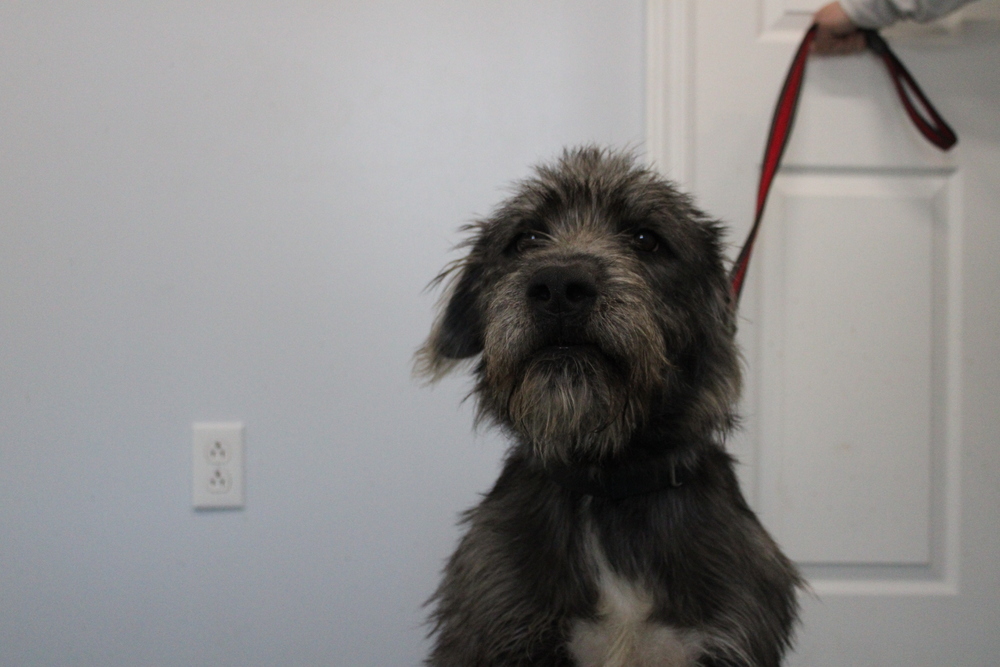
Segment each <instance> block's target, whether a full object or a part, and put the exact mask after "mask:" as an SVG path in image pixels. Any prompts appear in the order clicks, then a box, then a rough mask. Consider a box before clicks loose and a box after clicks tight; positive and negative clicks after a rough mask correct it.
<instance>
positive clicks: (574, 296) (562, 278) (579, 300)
mask: <svg viewBox="0 0 1000 667" xmlns="http://www.w3.org/2000/svg"><path fill="white" fill-rule="evenodd" d="M596 300H597V281H596V280H595V279H594V276H593V274H592V272H590V271H588V270H586V269H585V268H583V267H578V266H549V267H546V268H544V269H540V270H539V271H538V272H536V273H535V275H534V276H532V278H531V280H530V281H529V282H528V303H530V304H531V306H532V308H534V309H535V310H536V311H538V312H541V313H543V314H545V315H550V316H551V315H557V316H559V315H562V316H579V315H584V314H586V313H587V312H588V311H589V310H590V309H591V307H592V306H593V305H594V302H595V301H596Z"/></svg>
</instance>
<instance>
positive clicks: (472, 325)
mask: <svg viewBox="0 0 1000 667" xmlns="http://www.w3.org/2000/svg"><path fill="white" fill-rule="evenodd" d="M453 270H458V271H459V274H458V276H457V277H456V278H455V279H454V280H453V281H452V284H451V287H450V288H449V290H448V292H447V294H446V297H445V299H444V304H445V305H444V307H443V308H442V310H441V313H440V314H439V315H438V319H437V322H436V323H435V324H434V328H433V329H432V330H431V334H430V336H428V338H427V341H426V342H425V343H424V344H423V346H422V347H421V348H420V349H419V350H417V355H416V360H415V364H414V372H415V374H416V375H419V376H422V377H425V378H427V379H429V380H430V381H431V382H433V381H435V380H438V379H439V378H440V377H441V376H443V375H445V374H447V373H448V371H450V370H451V369H452V368H454V367H455V365H456V364H457V363H458V362H460V361H461V360H463V359H468V358H469V357H472V356H475V355H477V354H479V353H480V352H482V351H483V315H482V312H481V310H480V305H479V299H478V295H479V286H480V283H481V281H482V275H483V267H482V264H480V263H479V262H475V261H471V260H470V259H466V260H464V261H463V262H461V263H460V264H459V265H458V266H457V267H454V269H453ZM451 272H452V271H451V270H449V271H445V272H444V273H442V275H440V276H438V279H437V280H436V281H435V282H440V281H441V280H443V279H444V278H445V277H446V276H447V275H448V274H449V273H451Z"/></svg>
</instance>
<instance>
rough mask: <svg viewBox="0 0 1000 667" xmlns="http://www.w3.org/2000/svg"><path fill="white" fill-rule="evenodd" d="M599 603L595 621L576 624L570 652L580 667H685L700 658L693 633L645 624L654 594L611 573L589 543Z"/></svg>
mask: <svg viewBox="0 0 1000 667" xmlns="http://www.w3.org/2000/svg"><path fill="white" fill-rule="evenodd" d="M592 544H593V545H594V546H593V554H594V561H595V565H596V567H597V574H598V586H599V588H600V594H601V597H600V601H599V602H598V608H597V611H598V618H597V620H596V621H586V620H582V619H581V620H579V621H577V622H576V623H575V624H574V625H573V628H572V631H571V633H570V639H569V652H570V655H572V656H573V658H575V659H576V661H577V664H578V665H579V666H580V667H690V666H691V665H693V664H694V661H695V659H696V658H697V657H698V656H699V655H700V654H701V652H702V651H701V641H700V637H699V636H698V634H699V633H695V632H692V631H688V630H680V629H677V628H672V627H670V626H667V625H663V624H662V623H657V622H655V621H652V620H650V614H651V612H652V610H653V596H652V595H651V593H650V592H649V590H648V589H647V588H645V587H643V586H642V585H641V584H640V583H638V582H631V581H626V580H625V579H623V578H622V577H620V576H619V575H617V574H615V573H614V572H612V571H611V567H610V566H609V565H608V562H607V559H606V558H605V556H604V553H603V552H602V551H601V549H600V547H599V546H598V545H597V544H596V540H595V541H594V542H593V543H592Z"/></svg>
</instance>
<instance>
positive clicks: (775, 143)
mask: <svg viewBox="0 0 1000 667" xmlns="http://www.w3.org/2000/svg"><path fill="white" fill-rule="evenodd" d="M816 29H817V27H816V26H815V25H813V26H812V27H811V28H809V30H808V31H807V32H806V34H805V37H803V38H802V43H801V44H799V48H798V50H797V51H796V52H795V57H794V58H792V65H791V67H790V68H789V69H788V74H787V75H786V76H785V83H784V85H783V86H782V88H781V94H780V95H779V96H778V105H777V107H776V108H775V109H774V116H773V117H772V118H771V130H770V132H769V133H768V136H767V144H766V146H765V147H764V162H763V164H762V165H761V171H760V184H759V185H758V186H757V210H756V212H755V214H754V219H753V226H752V227H751V228H750V233H749V234H748V235H747V239H746V241H744V242H743V248H742V249H741V250H740V254H739V256H738V257H737V258H736V262H735V263H734V264H733V268H732V270H731V271H730V273H729V281H730V285H731V286H732V290H733V305H734V307H735V305H736V304H737V303H739V300H740V293H741V292H742V291H743V280H744V278H746V273H747V268H748V267H749V265H750V254H751V253H752V252H753V245H754V241H755V240H756V239H757V230H758V229H759V227H760V221H761V218H762V217H763V215H764V205H765V204H766V203H767V195H768V193H769V192H770V191H771V181H773V180H774V175H775V174H776V173H777V171H778V166H779V165H780V164H781V156H782V154H783V153H784V152H785V146H786V145H787V144H788V137H789V136H791V134H792V125H793V123H794V121H795V109H796V108H797V107H798V103H799V92H801V90H802V81H803V79H804V78H805V73H806V60H808V58H809V48H810V46H811V45H812V42H813V39H814V38H815V37H816ZM862 32H863V33H864V35H865V42H866V43H867V45H868V48H869V49H871V51H872V52H873V53H874V54H875V55H877V56H879V57H880V58H881V59H882V60H883V62H885V66H886V69H888V70H889V75H890V76H891V77H892V82H893V84H894V85H895V86H896V92H897V93H899V97H900V99H901V100H902V102H903V107H904V108H905V109H906V113H907V115H908V116H909V117H910V120H912V121H913V124H914V125H916V127H917V129H918V130H920V133H921V134H923V135H924V137H926V138H927V140H928V141H930V142H931V143H932V144H934V145H935V146H937V147H938V148H940V149H941V150H945V151H946V150H948V149H949V148H951V147H952V146H954V145H955V142H956V141H958V137H957V136H956V135H955V132H954V131H953V130H952V129H951V128H950V127H949V126H948V123H946V122H945V120H944V119H943V118H941V116H940V114H938V112H937V110H936V109H935V108H934V106H933V105H932V104H931V103H930V101H929V100H928V99H927V97H926V96H925V95H924V93H923V91H922V90H920V86H918V85H917V82H916V81H915V80H914V79H913V77H912V76H911V75H910V73H909V71H907V69H906V67H904V66H903V63H902V62H900V60H899V58H897V57H896V54H895V53H893V52H892V49H890V48H889V45H888V44H886V42H885V40H884V39H882V37H881V36H880V35H879V34H878V32H876V31H874V30H863V31H862ZM914 98H915V99H916V101H917V102H919V104H920V107H921V108H922V110H923V113H921V109H918V108H917V105H916V104H914Z"/></svg>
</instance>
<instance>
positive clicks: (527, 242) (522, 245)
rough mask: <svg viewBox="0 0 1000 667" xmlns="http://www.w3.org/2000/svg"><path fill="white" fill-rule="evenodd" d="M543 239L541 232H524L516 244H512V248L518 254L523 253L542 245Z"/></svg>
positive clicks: (517, 238) (515, 240)
mask: <svg viewBox="0 0 1000 667" xmlns="http://www.w3.org/2000/svg"><path fill="white" fill-rule="evenodd" d="M542 239H543V236H542V234H541V232H523V233H521V234H518V235H517V237H516V238H515V239H514V242H513V243H511V244H510V248H511V250H513V251H514V252H516V253H521V252H524V251H525V250H530V249H531V248H535V247H537V246H538V245H539V244H541V242H542Z"/></svg>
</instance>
